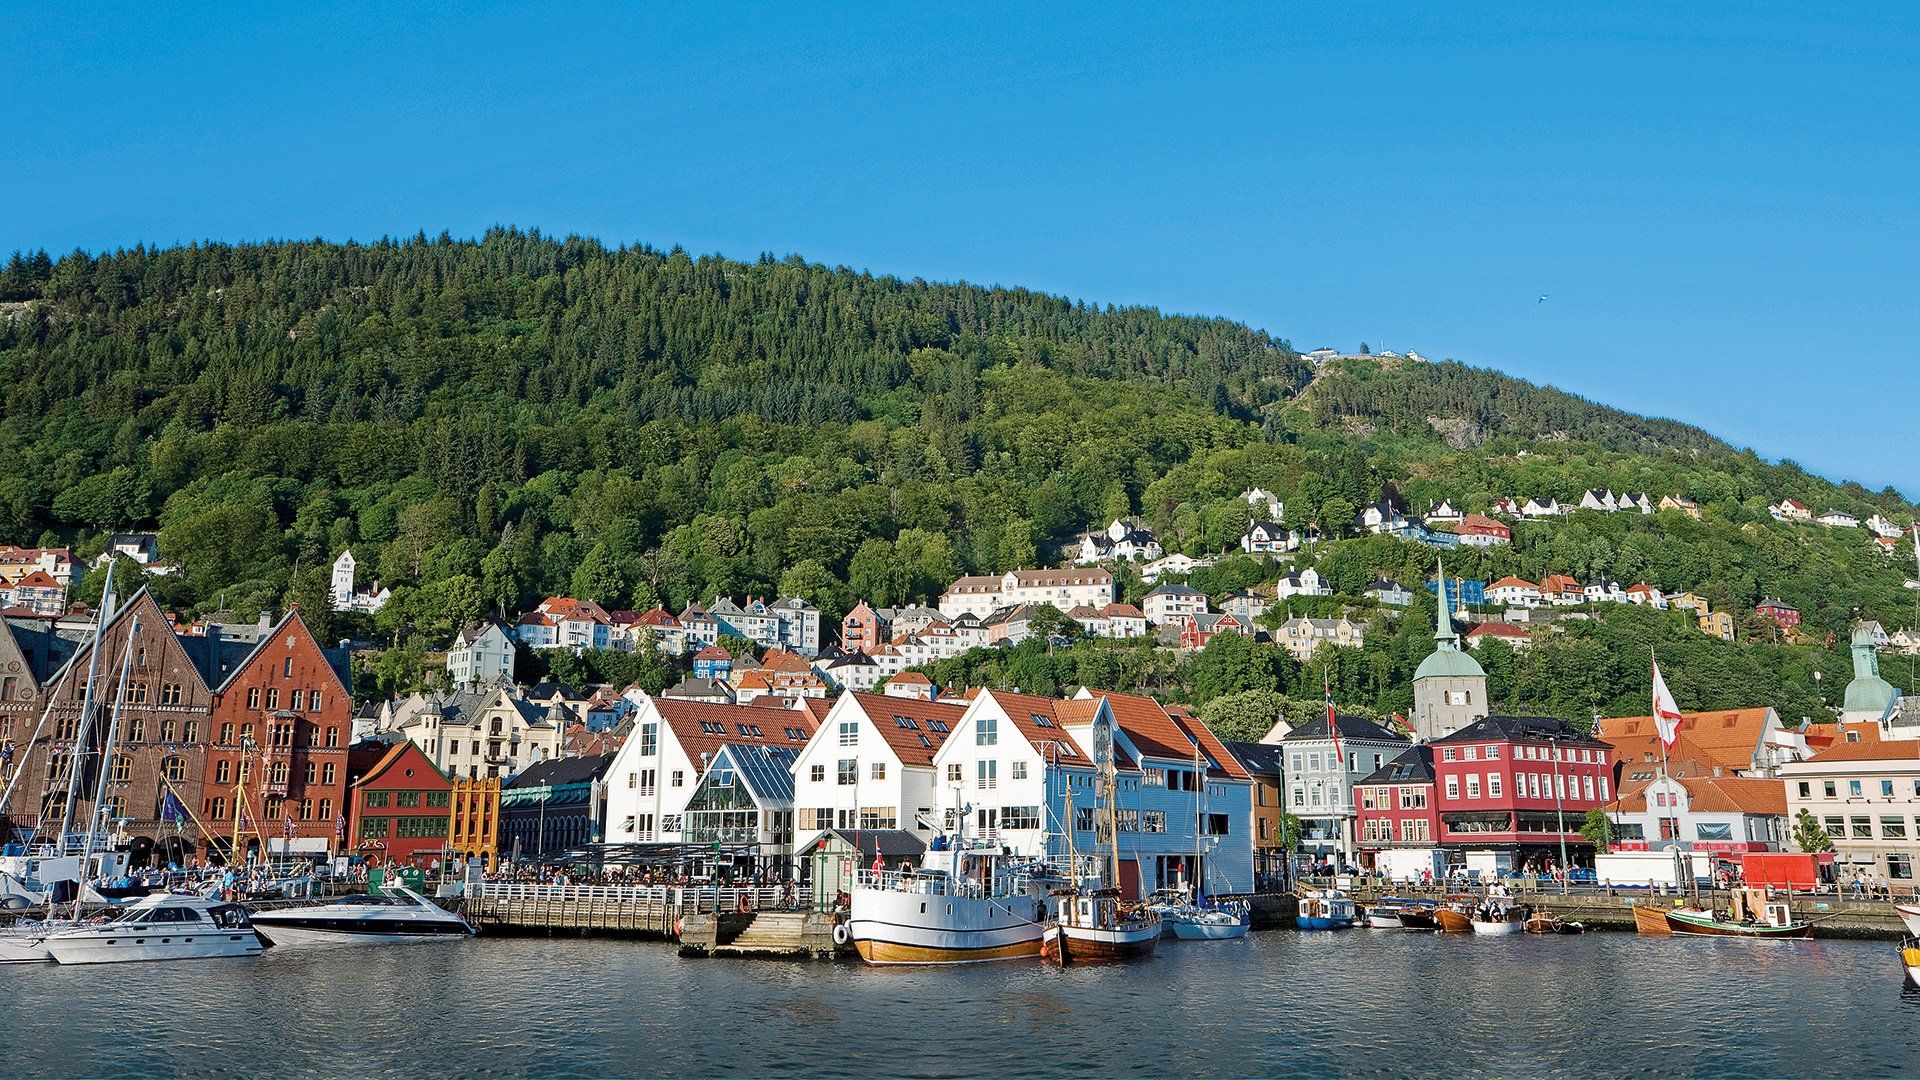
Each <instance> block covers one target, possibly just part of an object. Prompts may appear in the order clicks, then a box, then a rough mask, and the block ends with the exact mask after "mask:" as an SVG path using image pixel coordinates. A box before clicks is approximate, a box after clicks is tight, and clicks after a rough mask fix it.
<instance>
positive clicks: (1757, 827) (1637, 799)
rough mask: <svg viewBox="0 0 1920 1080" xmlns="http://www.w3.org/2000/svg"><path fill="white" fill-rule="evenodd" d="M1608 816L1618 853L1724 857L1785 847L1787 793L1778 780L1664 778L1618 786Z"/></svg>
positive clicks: (1708, 777)
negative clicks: (1673, 850)
mask: <svg viewBox="0 0 1920 1080" xmlns="http://www.w3.org/2000/svg"><path fill="white" fill-rule="evenodd" d="M1607 817H1608V818H1610V819H1611V820H1612V821H1613V828H1614V835H1615V837H1616V839H1615V842H1614V847H1615V848H1616V849H1617V850H1621V851H1649V850H1652V851H1662V850H1667V849H1670V848H1673V847H1675V846H1676V845H1678V846H1680V847H1681V848H1682V850H1690V851H1711V852H1715V853H1718V854H1723V855H1729V854H1734V853H1738V852H1746V851H1784V850H1786V848H1787V834H1788V827H1787V794H1786V791H1785V790H1784V788H1783V787H1782V785H1781V783H1780V781H1778V780H1761V779H1753V778H1750V777H1744V776H1720V777H1714V776H1672V775H1668V776H1656V777H1655V778H1654V779H1652V780H1637V781H1630V782H1623V783H1622V784H1621V785H1620V797H1619V799H1618V800H1617V801H1616V802H1615V803H1614V805H1612V806H1609V807H1608V808H1607ZM1615 884H1632V883H1630V882H1616V883H1615Z"/></svg>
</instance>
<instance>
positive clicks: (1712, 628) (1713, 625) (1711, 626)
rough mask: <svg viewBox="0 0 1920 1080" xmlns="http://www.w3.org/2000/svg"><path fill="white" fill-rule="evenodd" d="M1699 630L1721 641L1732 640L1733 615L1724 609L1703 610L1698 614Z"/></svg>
mask: <svg viewBox="0 0 1920 1080" xmlns="http://www.w3.org/2000/svg"><path fill="white" fill-rule="evenodd" d="M1699 623H1700V632H1701V633H1703V634H1708V635H1710V636H1713V637H1717V638H1719V639H1720V640H1722V641H1732V640H1733V616H1732V615H1729V614H1727V613H1726V612H1724V611H1705V612H1701V614H1700V619H1699Z"/></svg>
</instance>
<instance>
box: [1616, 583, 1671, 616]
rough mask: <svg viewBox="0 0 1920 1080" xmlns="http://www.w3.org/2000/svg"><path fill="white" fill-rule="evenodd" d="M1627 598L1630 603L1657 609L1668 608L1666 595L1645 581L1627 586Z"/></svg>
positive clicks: (1663, 609)
mask: <svg viewBox="0 0 1920 1080" xmlns="http://www.w3.org/2000/svg"><path fill="white" fill-rule="evenodd" d="M1626 598H1627V603H1629V604H1637V605H1639V606H1641V607H1650V608H1652V609H1653V610H1655V611H1665V610H1667V597H1666V595H1665V594H1664V593H1662V592H1661V591H1660V590H1659V589H1656V588H1654V587H1653V586H1651V585H1649V584H1647V583H1646V582H1644V581H1642V582H1639V583H1637V584H1633V585H1629V586H1627V589H1626Z"/></svg>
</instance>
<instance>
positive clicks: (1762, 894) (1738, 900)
mask: <svg viewBox="0 0 1920 1080" xmlns="http://www.w3.org/2000/svg"><path fill="white" fill-rule="evenodd" d="M1727 921H1729V922H1735V923H1753V924H1755V925H1758V926H1790V925H1792V923H1793V909H1792V908H1791V907H1789V906H1788V905H1787V902H1786V901H1784V900H1775V899H1773V898H1771V897H1769V896H1768V895H1767V891H1766V890H1765V889H1735V890H1733V897H1732V906H1731V908H1730V909H1729V918H1728V920H1727Z"/></svg>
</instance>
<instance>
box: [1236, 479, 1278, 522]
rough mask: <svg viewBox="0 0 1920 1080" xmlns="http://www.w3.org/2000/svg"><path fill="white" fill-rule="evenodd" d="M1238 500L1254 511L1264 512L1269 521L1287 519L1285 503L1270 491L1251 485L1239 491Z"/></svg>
mask: <svg viewBox="0 0 1920 1080" xmlns="http://www.w3.org/2000/svg"><path fill="white" fill-rule="evenodd" d="M1240 501H1241V502H1244V503H1246V504H1247V507H1248V508H1249V509H1251V510H1252V511H1253V512H1254V513H1256V514H1265V515H1266V516H1267V518H1268V520H1270V521H1285V520H1287V504H1286V503H1284V502H1281V501H1280V496H1278V495H1275V494H1274V493H1273V492H1271V491H1265V490H1262V489H1260V488H1257V487H1251V488H1248V489H1247V490H1245V491H1243V492H1241V493H1240Z"/></svg>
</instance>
